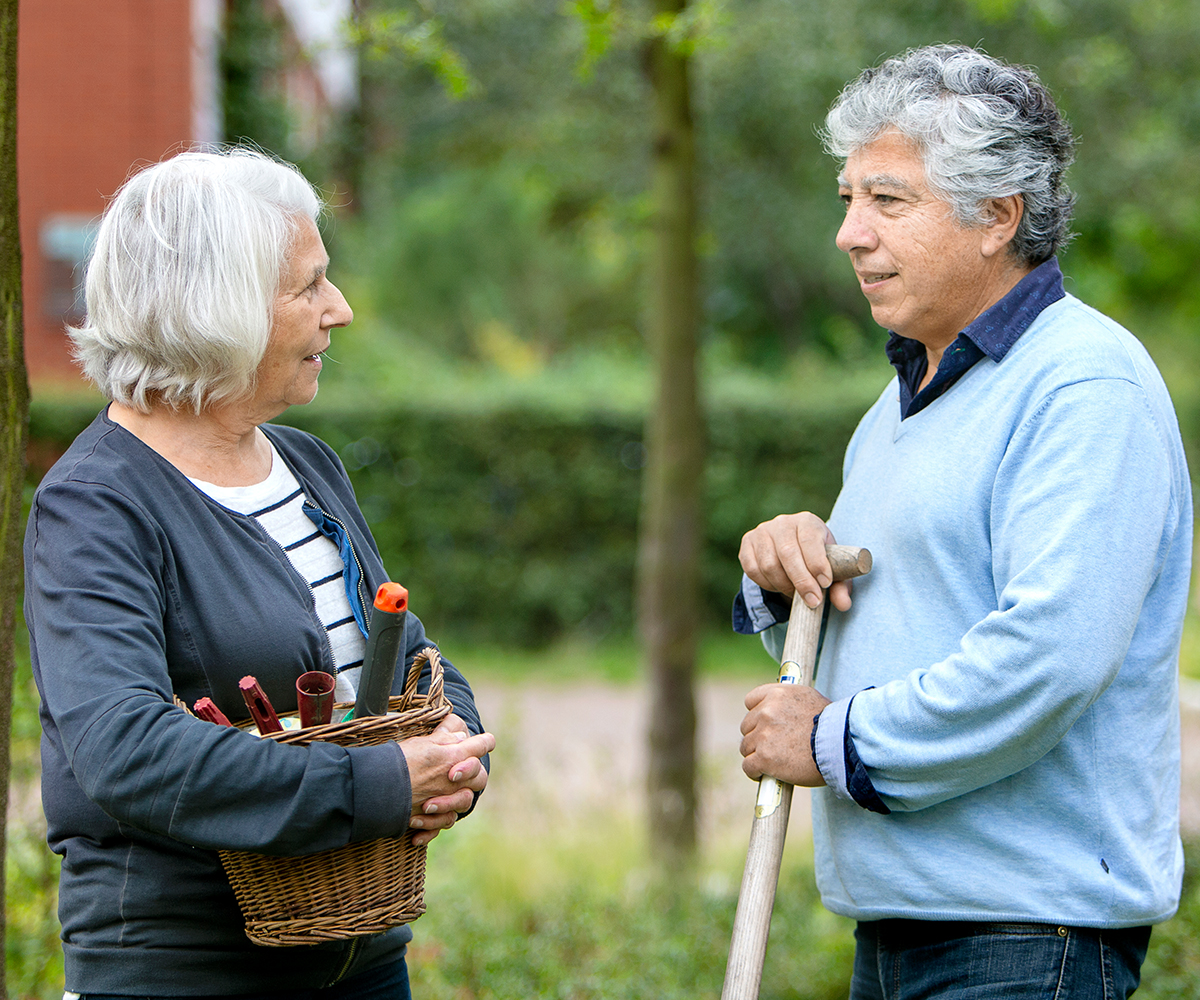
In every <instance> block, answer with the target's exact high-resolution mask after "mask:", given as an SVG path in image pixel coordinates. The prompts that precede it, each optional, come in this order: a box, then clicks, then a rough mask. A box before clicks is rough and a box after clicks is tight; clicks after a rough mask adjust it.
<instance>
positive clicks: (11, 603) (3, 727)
mask: <svg viewBox="0 0 1200 1000" xmlns="http://www.w3.org/2000/svg"><path fill="white" fill-rule="evenodd" d="M0 60H2V62H0V88H2V93H0V322H2V323H3V324H4V331H3V345H2V346H0V476H3V479H2V480H0V861H2V860H3V858H4V857H5V853H6V848H7V843H8V838H7V832H8V831H7V817H8V779H9V773H10V771H11V766H10V765H11V760H10V757H9V744H10V737H11V734H12V690H13V667H14V662H13V639H14V631H15V628H16V608H17V595H18V594H19V593H20V586H19V581H20V579H21V534H22V532H21V496H22V493H23V490H24V485H25V444H26V439H27V438H28V434H29V381H28V379H27V378H26V375H25V350H24V324H23V320H22V308H21V229H20V225H19V221H18V216H17V0H0ZM4 891H5V882H4V865H3V864H0V899H4ZM5 930H6V928H5V922H4V910H3V908H2V907H0V941H4V940H5ZM7 995H8V989H7V985H6V983H5V976H4V973H3V972H0V996H7Z"/></svg>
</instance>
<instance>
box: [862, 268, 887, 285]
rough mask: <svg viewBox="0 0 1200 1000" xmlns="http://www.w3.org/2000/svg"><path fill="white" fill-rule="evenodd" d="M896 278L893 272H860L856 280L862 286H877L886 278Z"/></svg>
mask: <svg viewBox="0 0 1200 1000" xmlns="http://www.w3.org/2000/svg"><path fill="white" fill-rule="evenodd" d="M894 277H896V272H895V271H860V272H859V274H858V280H859V281H860V282H862V284H864V285H877V284H879V282H881V281H887V279H888V278H894Z"/></svg>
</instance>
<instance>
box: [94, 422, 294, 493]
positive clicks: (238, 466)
mask: <svg viewBox="0 0 1200 1000" xmlns="http://www.w3.org/2000/svg"><path fill="white" fill-rule="evenodd" d="M108 416H109V418H110V419H111V420H112V421H113V422H114V423H116V424H119V425H120V426H121V427H124V428H125V429H126V430H127V431H129V433H130V434H132V435H133V436H134V437H136V438H138V439H139V440H140V441H142V442H143V443H144V444H145V445H147V446H148V447H150V448H153V449H154V450H155V451H156V452H158V453H159V454H160V455H162V457H163V458H165V459H166V460H167V461H168V462H170V463H171V464H172V465H173V466H175V468H177V469H178V470H179V471H180V472H182V473H183V474H184V475H185V476H190V477H191V478H192V479H200V480H203V481H204V482H206V483H212V484H214V485H216V486H252V485H254V484H255V483H261V482H262V481H263V480H264V479H266V478H267V476H269V475H270V474H271V445H270V442H269V441H268V440H267V437H266V435H265V434H263V432H262V431H260V430H259V429H258V424H256V423H252V422H250V421H248V420H246V419H245V418H244V417H243V416H240V415H238V414H236V413H235V412H234V411H233V410H232V409H228V408H226V409H221V408H218V409H208V410H203V411H201V412H200V413H192V412H190V411H185V410H176V409H172V408H171V407H169V406H163V405H156V406H153V407H152V408H151V410H150V412H149V413H142V412H141V411H140V410H135V409H133V408H132V407H130V406H126V405H124V404H123V403H116V402H114V403H110V404H109V406H108Z"/></svg>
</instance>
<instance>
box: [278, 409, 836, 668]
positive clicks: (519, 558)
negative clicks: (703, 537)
mask: <svg viewBox="0 0 1200 1000" xmlns="http://www.w3.org/2000/svg"><path fill="white" fill-rule="evenodd" d="M858 415H859V414H858V412H857V411H851V412H841V413H836V414H833V415H824V414H804V413H801V414H784V415H777V414H767V413H756V412H752V411H739V410H730V411H720V412H716V413H713V414H711V415H710V418H709V419H710V436H711V458H710V461H709V466H708V475H707V481H706V483H707V486H706V490H707V504H706V510H707V511H708V536H707V550H706V560H705V584H706V598H707V605H708V618H709V620H710V621H714V622H724V621H726V620H727V619H728V614H729V603H730V600H731V598H732V595H733V593H734V591H735V590H736V587H737V582H738V580H739V579H740V570H739V569H738V568H737V563H736V553H737V547H738V544H739V542H740V539H741V535H742V533H743V532H744V531H746V530H747V528H748V527H749V526H752V525H753V524H756V523H758V521H760V520H763V519H764V518H766V517H770V516H773V515H774V514H775V513H778V512H779V511H780V510H784V509H788V510H791V509H803V508H805V507H813V508H815V509H817V510H823V511H826V512H827V511H828V510H829V508H830V507H831V506H832V501H833V495H834V492H835V491H836V487H837V484H838V482H839V481H840V475H839V470H840V465H841V454H842V451H843V450H844V448H845V443H846V441H847V439H848V438H849V434H850V432H851V431H852V430H853V428H854V425H855V423H856V422H857V419H858ZM287 419H288V420H289V421H291V422H294V423H297V424H299V425H300V426H303V427H305V428H306V429H308V430H311V431H313V432H314V433H316V434H317V435H318V436H319V437H321V438H322V439H323V440H325V441H327V442H329V443H330V444H331V445H333V447H335V448H337V449H338V451H339V453H340V454H341V455H342V457H343V460H344V461H345V462H346V464H347V467H348V468H349V469H350V470H351V475H352V478H353V480H354V484H355V490H356V491H357V494H358V498H359V503H360V505H361V507H362V509H363V511H364V512H365V513H366V515H367V518H368V520H369V522H370V523H371V529H372V531H373V533H374V534H375V538H376V541H377V542H378V544H379V546H380V549H381V551H382V552H383V554H384V561H385V563H386V564H387V566H388V567H389V570H390V572H392V573H393V574H397V575H398V578H399V579H402V580H403V581H404V582H405V585H406V586H408V587H409V588H410V590H412V592H413V594H414V609H418V613H419V614H420V615H421V617H422V619H423V620H425V621H426V624H427V625H428V626H429V627H430V628H431V629H436V630H438V631H441V632H453V633H455V634H458V635H464V636H467V637H470V638H474V639H487V640H489V641H495V642H505V643H516V644H521V645H537V644H541V643H544V642H547V641H550V640H552V639H554V638H555V637H557V636H560V635H562V634H564V633H566V632H581V633H583V634H584V635H586V636H591V637H601V636H604V635H607V634H609V633H611V632H616V633H624V632H628V630H629V629H630V628H631V625H632V607H631V594H632V589H633V573H634V563H635V558H636V532H637V514H638V500H639V496H640V483H639V480H640V476H639V475H638V469H639V467H640V464H641V460H642V447H641V441H640V439H641V428H640V424H639V422H637V421H636V420H630V419H629V418H624V417H619V416H609V415H603V414H590V415H586V416H582V417H578V418H574V419H571V418H564V417H562V416H561V415H553V414H551V415H547V414H545V413H539V412H537V411H533V410H528V409H511V410H498V411H493V412H491V413H487V414H485V415H478V414H474V413H467V414H452V413H436V414H431V413H429V412H425V411H408V412H404V411H395V410H392V411H384V412H380V413H377V414H372V415H371V416H370V417H366V418H365V417H364V415H363V414H362V413H361V412H356V413H346V414H337V413H332V412H330V413H322V412H320V411H316V410H310V411H301V410H293V411H290V412H289V413H288V414H287ZM749 482H752V483H754V484H755V488H754V489H753V490H747V489H746V488H745V484H746V483H749ZM415 595H420V597H419V598H418V597H417V596H415ZM435 634H436V632H435Z"/></svg>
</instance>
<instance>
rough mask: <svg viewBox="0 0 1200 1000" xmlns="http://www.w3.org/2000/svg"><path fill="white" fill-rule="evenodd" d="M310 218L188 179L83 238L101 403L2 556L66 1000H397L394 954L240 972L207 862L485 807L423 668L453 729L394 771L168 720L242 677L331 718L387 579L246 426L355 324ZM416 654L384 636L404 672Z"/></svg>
mask: <svg viewBox="0 0 1200 1000" xmlns="http://www.w3.org/2000/svg"><path fill="white" fill-rule="evenodd" d="M320 209H321V205H320V202H319V200H318V198H317V197H316V195H315V194H314V192H313V189H312V187H311V186H310V185H309V184H308V182H307V181H305V180H304V178H303V177H302V176H301V175H300V174H299V173H298V172H297V171H296V170H295V169H294V168H292V167H290V166H288V165H285V164H281V163H277V162H274V161H272V160H270V159H268V158H267V157H265V156H262V155H259V154H257V153H253V152H249V151H244V150H237V151H231V152H226V153H221V154H205V153H184V154H182V155H179V156H176V157H174V158H173V159H170V160H167V161H164V162H162V163H159V164H156V165H154V166H151V167H149V168H148V169H145V170H143V171H141V172H140V173H138V174H136V175H135V176H133V177H132V178H131V179H130V180H129V181H127V182H126V184H125V185H124V186H123V187H122V188H121V190H120V191H119V192H118V194H117V195H116V197H115V199H114V200H113V202H112V203H111V205H110V206H109V208H108V211H107V212H106V213H105V216H104V219H103V222H102V223H101V226H100V230H99V234H98V237H97V242H96V247H95V251H94V254H93V256H92V259H91V262H90V264H89V267H88V274H87V310H88V311H87V320H86V322H85V323H84V324H83V325H82V326H81V327H80V328H79V329H77V330H72V331H71V336H72V338H73V340H74V344H75V349H76V352H77V356H78V359H79V360H80V362H81V363H82V365H83V368H84V371H85V372H86V374H87V376H88V377H89V378H90V379H91V380H92V381H94V382H95V383H96V385H97V386H98V387H99V388H100V389H101V390H102V391H103V392H104V393H105V395H106V396H108V398H109V399H111V400H112V402H111V403H109V404H108V406H107V407H106V408H105V410H104V411H103V412H101V413H100V414H99V416H97V418H96V419H95V421H93V423H92V424H91V426H90V427H88V428H87V430H85V431H84V432H83V433H82V434H81V435H80V436H79V437H78V438H77V439H76V440H75V442H74V443H73V444H72V445H71V447H70V448H69V449H68V451H67V452H66V454H65V455H64V456H63V457H62V459H61V460H60V461H59V462H58V463H57V464H56V465H55V466H54V468H53V469H51V470H50V472H49V473H48V474H47V475H46V477H45V479H44V480H43V481H42V483H41V485H40V487H39V488H38V490H37V492H36V494H35V495H34V500H33V508H32V511H31V514H30V518H29V526H28V531H27V534H26V543H25V563H26V584H25V586H26V590H25V593H26V605H25V613H26V620H27V623H28V626H29V631H30V638H31V652H32V658H33V669H34V675H35V677H36V679H37V684H38V689H39V691H40V692H41V697H42V704H41V721H42V726H43V738H42V763H43V773H42V790H43V801H44V806H45V812H46V818H47V822H48V825H49V834H48V837H49V842H50V845H51V847H52V849H53V850H54V851H55V852H57V853H58V854H60V855H62V858H63V863H62V875H61V883H60V896H59V899H60V904H59V906H60V909H59V913H60V918H61V922H62V937H63V945H64V953H65V959H66V986H67V989H68V990H69V991H72V992H75V993H79V994H83V995H85V996H88V997H92V996H101V995H103V996H113V995H116V996H138V997H168V996H242V997H246V996H254V997H257V996H260V995H264V994H268V993H269V994H271V995H273V996H274V995H288V996H326V995H328V996H336V997H339V998H343V997H345V998H350V997H356V998H357V997H372V998H375V997H380V998H382V997H407V996H408V995H409V992H408V977H407V971H406V967H405V960H404V955H405V948H406V943H407V942H408V941H409V940H410V938H411V933H410V931H409V930H408V928H407V927H398V928H394V929H392V930H390V931H388V932H386V933H382V934H376V935H372V936H366V937H361V938H356V939H353V940H349V941H343V942H333V943H328V944H322V945H318V946H312V947H300V948H262V947H258V946H255V945H253V944H251V943H250V942H249V941H248V940H247V938H246V937H245V935H244V933H243V931H242V922H241V918H240V915H239V912H238V909H237V906H236V903H235V901H234V897H233V894H232V891H231V889H230V886H229V883H228V881H227V879H226V878H225V876H224V874H223V872H222V869H221V866H220V863H219V861H218V857H217V854H216V853H215V852H216V851H217V850H218V849H237V850H247V851H255V852H262V853H267V854H280V855H289V854H307V853H311V852H315V851H321V850H324V849H327V848H334V847H340V846H342V845H345V844H347V843H350V842H353V841H363V840H371V839H374V838H379V837H396V836H402V835H403V834H404V833H405V832H406V831H409V830H410V829H411V831H412V835H413V839H414V842H417V843H424V842H428V841H429V840H430V839H432V838H433V837H434V836H436V835H437V833H438V831H439V830H441V829H444V828H446V827H448V826H450V825H452V824H453V822H454V820H455V818H456V817H457V816H458V815H459V814H461V813H464V812H466V811H468V810H469V809H470V808H471V806H472V804H473V801H474V798H475V797H476V796H477V795H478V793H479V792H480V791H482V789H483V787H484V785H485V784H486V782H487V772H486V770H485V768H484V766H483V760H482V758H484V756H485V755H486V754H487V752H488V751H489V750H491V749H492V747H493V746H494V740H493V738H492V737H491V735H490V734H487V733H484V732H483V731H482V727H481V725H480V722H479V717H478V714H477V713H476V710H475V706H474V702H473V699H472V695H471V690H470V688H469V687H468V685H467V683H466V681H465V680H464V679H463V677H462V676H461V674H459V673H458V672H457V671H456V670H455V669H454V668H453V667H450V666H449V665H447V666H446V691H447V694H448V696H449V698H450V700H451V701H452V703H453V705H454V714H452V715H451V716H450V717H449V718H448V719H447V720H446V721H445V722H444V723H443V724H442V726H441V727H440V728H439V730H438V731H436V732H435V733H434V734H433V735H432V736H429V737H422V738H416V739H409V740H405V741H404V742H402V743H399V744H397V743H388V744H385V745H382V746H374V747H359V748H348V749H344V748H341V747H337V746H334V745H332V744H325V743H315V744H313V745H311V746H308V747H297V746H285V745H279V744H275V743H273V742H271V741H267V740H258V739H255V738H254V737H252V736H250V735H247V734H246V733H244V732H241V731H239V730H236V729H231V728H226V727H222V726H217V725H213V724H212V723H210V722H206V721H203V720H201V719H198V718H194V717H192V716H191V715H189V714H188V713H186V712H184V711H183V710H181V709H180V708H178V707H176V704H175V703H174V700H175V699H176V698H178V699H181V700H182V701H183V702H184V703H186V704H188V705H191V704H193V703H194V702H195V701H196V700H197V699H199V698H202V697H210V698H212V699H213V701H214V702H215V703H216V705H217V706H218V707H219V708H221V709H222V710H223V711H224V712H225V713H226V714H227V715H228V716H230V717H232V718H235V719H236V718H244V717H245V716H246V714H247V713H246V710H245V707H244V704H243V703H242V699H241V697H240V693H239V690H238V681H239V679H240V678H241V677H243V676H244V675H246V674H253V675H254V676H255V677H257V678H258V680H259V682H260V683H261V684H262V686H263V688H264V689H265V691H266V693H267V695H268V697H269V698H270V699H271V700H272V702H273V703H274V705H275V706H276V707H277V708H278V709H279V710H280V711H281V712H282V711H284V710H291V709H294V708H295V703H296V696H295V687H294V685H295V681H296V678H297V677H298V676H299V675H300V674H302V673H304V672H306V671H309V670H324V671H326V672H328V673H330V674H335V675H336V677H337V686H338V692H339V694H340V695H341V696H342V697H343V698H345V697H352V696H353V692H354V688H355V682H356V680H357V674H358V673H359V672H360V668H361V663H362V658H363V651H364V629H365V625H366V609H367V608H368V607H369V606H370V602H371V595H373V594H374V592H375V589H376V588H377V587H378V586H379V585H380V584H381V583H383V582H384V581H386V579H387V574H386V573H385V571H384V568H383V564H382V562H381V561H380V557H379V553H378V551H377V549H376V547H375V543H374V541H373V540H372V538H371V534H370V531H369V530H368V528H367V524H366V521H365V520H364V518H363V516H362V514H361V512H360V511H359V509H358V507H357V506H356V504H355V500H354V494H353V491H352V489H351V486H350V483H349V481H348V480H347V478H346V473H345V470H344V469H343V468H342V466H341V464H340V463H339V461H338V459H337V457H336V455H335V454H334V453H333V451H332V450H331V449H330V448H329V447H327V446H326V445H324V444H322V443H321V442H320V441H318V440H316V439H315V438H313V437H311V436H310V435H308V434H305V433H302V432H300V431H297V430H294V429H291V428H287V427H282V426H273V425H271V424H269V423H268V421H270V420H271V419H272V418H274V417H276V416H278V415H279V414H280V413H282V412H283V411H284V410H286V409H287V408H288V407H289V406H292V405H294V404H302V403H307V402H309V401H310V400H311V399H312V398H313V397H314V395H316V392H317V379H318V376H319V375H320V372H321V355H322V353H323V352H324V351H325V350H326V349H327V348H328V347H329V345H330V337H331V334H332V332H333V330H334V329H335V328H337V327H342V326H346V325H347V324H349V323H350V321H351V318H352V314H351V311H350V307H349V306H348V305H347V304H346V300H345V299H344V298H343V297H342V293H341V292H340V291H338V289H337V287H336V286H335V285H334V284H333V283H332V282H331V281H330V280H329V277H328V275H327V273H326V271H327V268H328V265H329V258H328V256H327V255H326V252H325V248H324V246H323V244H322V241H321V236H320V234H319V232H318V231H317V226H316V220H317V218H318V215H319V212H320ZM428 644H429V641H428V640H427V639H426V637H425V634H424V630H423V629H422V627H421V626H420V623H419V622H415V623H413V624H410V626H409V628H408V645H407V649H406V650H405V651H404V658H405V663H406V664H407V663H411V662H412V659H413V657H414V656H415V654H416V653H417V652H418V651H420V650H421V649H422V648H424V647H425V646H427V645H428ZM403 674H404V671H403V670H398V671H397V684H400V683H402V678H403ZM329 888H331V889H332V888H334V887H332V886H331V887H329Z"/></svg>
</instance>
